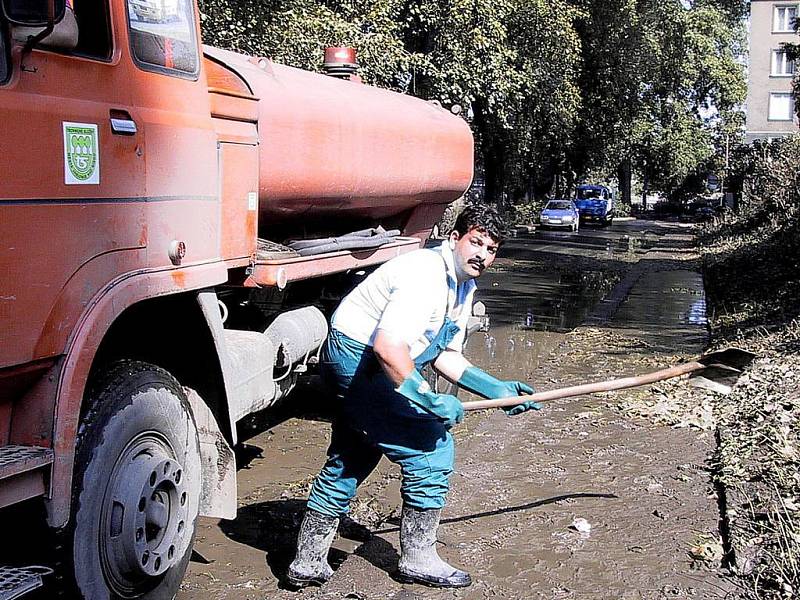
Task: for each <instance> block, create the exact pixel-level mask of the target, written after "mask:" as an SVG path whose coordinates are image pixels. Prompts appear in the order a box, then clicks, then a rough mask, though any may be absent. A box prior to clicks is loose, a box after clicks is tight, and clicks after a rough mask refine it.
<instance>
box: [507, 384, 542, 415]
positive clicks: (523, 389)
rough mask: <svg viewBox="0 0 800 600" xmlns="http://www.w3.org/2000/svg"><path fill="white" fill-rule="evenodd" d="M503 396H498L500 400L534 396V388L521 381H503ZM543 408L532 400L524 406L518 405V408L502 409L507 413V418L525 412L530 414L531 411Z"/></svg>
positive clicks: (508, 407) (523, 404)
mask: <svg viewBox="0 0 800 600" xmlns="http://www.w3.org/2000/svg"><path fill="white" fill-rule="evenodd" d="M502 384H503V388H504V391H503V395H502V396H498V397H500V398H510V397H511V396H522V395H524V394H532V393H533V388H532V387H531V386H529V385H528V384H527V383H522V382H521V381H503V382H502ZM541 408H542V405H541V404H539V403H538V402H534V401H532V400H528V401H527V402H523V403H522V404H517V405H516V406H503V407H502V409H503V411H504V412H505V413H506V415H507V416H509V417H513V416H516V415H521V414H522V413H524V412H528V411H529V410H539V409H541Z"/></svg>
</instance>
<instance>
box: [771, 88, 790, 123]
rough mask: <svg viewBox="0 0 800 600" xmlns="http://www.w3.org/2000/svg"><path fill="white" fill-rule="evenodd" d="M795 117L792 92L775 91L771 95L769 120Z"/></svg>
mask: <svg viewBox="0 0 800 600" xmlns="http://www.w3.org/2000/svg"><path fill="white" fill-rule="evenodd" d="M793 118H794V100H793V98H792V94H790V93H783V92H773V93H771V94H770V95H769V120H770V121H791V120H792V119H793Z"/></svg>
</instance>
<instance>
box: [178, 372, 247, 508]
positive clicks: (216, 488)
mask: <svg viewBox="0 0 800 600" xmlns="http://www.w3.org/2000/svg"><path fill="white" fill-rule="evenodd" d="M183 389H184V391H185V392H186V396H187V398H188V399H189V404H190V405H191V407H192V412H193V413H194V419H195V422H196V424H197V435H198V437H199V439H200V465H201V474H202V489H201V492H200V515H201V516H203V517H215V518H219V519H234V518H235V517H236V491H237V488H236V456H235V455H234V453H233V449H232V448H231V447H230V445H229V444H228V442H227V441H226V440H225V436H224V435H222V432H221V431H220V429H219V424H218V423H217V420H216V418H214V414H213V413H212V412H211V409H210V408H209V407H208V405H207V404H206V403H205V401H204V400H203V399H202V398H201V397H200V395H199V394H198V393H197V392H196V391H194V390H193V389H191V388H187V387H184V388H183Z"/></svg>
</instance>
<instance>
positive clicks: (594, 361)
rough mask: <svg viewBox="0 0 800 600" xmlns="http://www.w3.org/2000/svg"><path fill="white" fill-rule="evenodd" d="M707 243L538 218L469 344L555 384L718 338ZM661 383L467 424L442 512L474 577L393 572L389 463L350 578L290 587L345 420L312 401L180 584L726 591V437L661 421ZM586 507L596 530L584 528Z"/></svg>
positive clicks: (579, 592)
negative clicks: (714, 462) (444, 579)
mask: <svg viewBox="0 0 800 600" xmlns="http://www.w3.org/2000/svg"><path fill="white" fill-rule="evenodd" d="M691 243H692V242H691V231H689V230H687V229H686V227H685V226H680V225H675V224H657V223H651V222H637V221H633V222H619V223H614V225H613V226H611V227H608V228H602V229H590V228H588V227H587V228H584V229H582V230H581V231H580V232H579V233H577V234H572V233H567V232H535V233H533V234H524V235H520V236H519V237H517V238H515V239H512V240H510V241H509V242H508V243H507V244H506V245H505V246H504V247H503V249H502V251H501V256H500V258H499V259H498V261H497V262H496V268H494V269H493V272H492V273H490V274H487V275H485V276H484V277H483V278H482V279H481V292H480V299H481V300H482V301H484V302H485V303H486V305H487V307H488V309H489V314H491V315H492V319H493V327H492V329H491V331H490V332H488V333H485V334H484V333H480V334H476V335H475V336H473V338H472V339H471V340H470V343H469V345H468V348H467V353H468V355H469V356H470V358H471V359H472V360H473V361H474V362H475V363H476V364H478V365H480V366H483V367H485V368H487V369H488V370H489V371H491V372H493V373H495V374H497V375H499V376H501V377H503V378H515V379H522V380H528V381H532V382H534V383H535V385H536V386H537V388H539V389H546V388H553V387H561V386H563V385H568V384H573V383H577V382H580V381H587V380H595V379H598V378H605V377H607V376H614V375H617V374H620V373H621V372H626V373H627V372H630V371H631V370H632V369H634V370H635V369H643V368H646V367H653V366H656V365H661V364H665V363H666V364H670V362H671V361H674V360H677V359H678V358H682V357H686V356H690V355H693V354H696V353H699V352H700V351H701V350H702V349H703V345H704V343H705V338H706V330H705V322H704V320H703V304H702V302H703V292H702V282H701V280H700V278H699V275H698V274H697V272H696V271H695V270H694V269H695V266H696V265H695V264H694V263H693V262H692V261H693V255H692V254H691ZM648 370H649V369H648ZM660 393H661V392H660V391H659V390H658V389H655V390H646V391H645V392H641V393H639V394H638V395H637V394H636V393H634V392H629V393H628V394H618V395H606V396H602V397H595V398H580V399H577V400H567V401H560V402H555V403H553V404H550V405H548V406H547V407H545V408H544V409H543V410H542V411H539V412H535V413H527V414H525V415H522V416H519V417H514V418H509V417H506V416H505V415H504V414H503V413H501V412H499V411H485V412H480V413H472V414H470V415H469V416H468V418H467V419H466V420H465V422H464V423H463V424H461V425H460V426H459V427H457V428H456V430H455V432H454V433H455V436H456V444H457V451H458V458H457V467H456V473H455V474H454V476H453V479H452V490H451V495H450V500H449V504H448V507H447V509H446V511H445V519H444V522H443V525H442V527H441V529H440V541H441V548H440V552H441V553H442V554H443V555H444V556H445V557H446V558H447V559H448V560H450V561H451V562H453V563H454V564H457V565H459V566H462V567H464V568H466V569H467V570H469V571H470V572H471V573H472V575H473V579H474V580H475V583H474V584H473V586H472V587H470V588H467V589H463V590H456V591H453V590H450V591H443V590H432V589H428V588H422V587H419V586H408V585H401V584H399V583H396V582H395V581H393V580H392V579H391V573H392V571H393V570H394V569H395V568H396V565H397V559H398V554H397V553H398V550H399V543H398V539H397V516H398V514H399V510H400V497H399V478H398V473H397V470H396V469H395V468H394V467H393V466H392V465H390V464H388V463H387V462H385V461H384V462H382V463H381V464H380V465H379V468H378V469H377V470H376V472H375V473H374V474H373V475H372V476H371V477H370V478H369V479H368V481H367V482H366V483H365V484H364V485H363V486H362V489H361V490H360V492H359V496H358V498H357V500H356V502H355V503H354V506H353V512H352V514H351V517H352V518H351V519H347V520H345V522H344V523H343V524H342V526H341V527H340V531H339V536H338V537H337V539H336V540H335V542H334V545H333V549H332V551H331V555H330V559H331V561H332V563H333V564H334V566H335V567H336V573H335V575H334V577H333V579H332V580H331V581H330V582H329V583H328V584H326V585H325V586H323V587H322V588H319V589H313V590H306V591H303V592H300V593H295V592H291V591H288V590H285V589H282V586H281V584H280V576H281V574H282V573H283V572H284V570H285V569H286V566H287V565H288V563H289V561H290V560H291V558H292V552H293V545H294V538H295V535H296V531H297V527H298V525H299V521H300V518H301V516H302V510H303V503H304V499H305V497H306V494H307V491H308V488H309V485H310V482H311V479H312V477H313V476H314V475H315V474H316V472H317V471H318V469H319V467H320V466H321V464H322V463H323V461H324V456H325V448H326V445H327V441H328V435H329V426H328V424H327V422H326V421H325V420H324V417H323V418H320V417H319V416H316V417H315V416H312V415H296V416H295V417H294V418H290V419H288V420H286V421H284V422H282V423H280V424H279V425H276V426H274V427H273V428H271V429H270V430H269V431H268V432H267V433H263V434H260V435H257V436H255V437H253V438H252V439H250V440H249V441H248V442H247V445H246V446H244V447H243V448H242V450H241V451H240V453H239V454H240V460H241V466H242V470H241V471H240V473H239V485H240V488H239V506H240V508H239V516H238V517H237V519H236V520H234V521H223V522H217V521H214V520H210V519H203V520H202V523H201V526H200V529H199V532H198V537H197V544H196V549H197V552H196V554H195V557H194V560H193V562H192V564H191V565H190V568H189V572H188V575H187V577H186V580H185V582H184V584H183V587H182V591H181V593H180V594H179V595H178V600H211V599H213V600H228V599H230V600H233V599H237V600H238V599H249V598H253V599H255V598H264V597H269V598H278V599H281V598H297V597H303V598H362V599H368V598H369V599H372V598H374V599H376V600H378V599H380V600H385V599H387V598H397V599H400V598H404V599H415V598H431V599H439V598H469V599H472V598H475V599H478V598H541V599H549V600H553V599H573V598H575V599H598V600H600V599H603V600H606V599H609V598H615V599H616V598H624V599H628V598H630V599H634V598H635V599H656V598H659V599H660V598H703V599H708V598H717V597H720V598H722V597H725V594H726V593H728V592H730V590H731V588H730V585H729V584H728V583H727V581H726V580H724V579H722V578H720V576H719V575H718V573H717V567H718V564H716V563H715V560H716V557H715V555H714V552H715V551H716V548H717V546H718V545H719V544H718V540H719V534H718V531H717V527H718V525H717V521H718V518H719V510H718V506H717V502H716V498H715V490H714V488H713V486H712V483H711V481H710V476H709V471H708V457H709V455H710V453H711V452H712V450H713V444H714V440H713V435H712V433H711V432H709V431H707V430H703V429H702V428H701V427H699V428H693V427H691V426H686V427H682V428H678V429H676V428H670V427H666V426H664V425H659V424H658V422H659V421H663V420H664V419H663V418H662V417H663V416H664V414H663V413H664V411H667V412H668V409H659V410H661V412H658V411H656V412H655V413H653V414H651V413H649V412H647V411H646V410H644V408H642V407H652V406H659V402H660V400H659V399H660V398H661V396H660V395H659V394H660ZM654 399H655V400H654ZM637 402H640V403H639V404H637ZM662 404H663V403H662ZM631 406H633V407H639V408H637V410H635V411H632V410H631V409H630V407H631ZM640 409H641V410H640ZM648 410H649V408H648ZM690 412H692V411H690ZM322 414H323V415H324V409H323V410H322ZM692 414H693V413H692ZM578 518H581V519H585V520H586V521H587V522H588V523H589V525H590V527H591V530H590V531H588V532H580V531H577V530H575V528H574V527H573V526H572V525H573V523H574V520H575V519H578ZM697 548H701V549H704V550H705V549H707V550H708V553H709V554H710V556H709V557H707V558H709V560H708V561H706V560H704V559H705V558H706V557H704V556H703V555H702V553H700V554H698V552H697V550H696V549H697Z"/></svg>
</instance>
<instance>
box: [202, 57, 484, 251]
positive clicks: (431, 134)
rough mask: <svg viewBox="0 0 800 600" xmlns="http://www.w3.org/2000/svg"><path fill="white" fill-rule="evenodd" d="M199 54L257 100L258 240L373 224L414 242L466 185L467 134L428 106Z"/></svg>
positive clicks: (244, 60) (250, 60) (253, 61)
mask: <svg viewBox="0 0 800 600" xmlns="http://www.w3.org/2000/svg"><path fill="white" fill-rule="evenodd" d="M204 52H205V54H206V57H207V61H208V59H211V60H212V61H213V62H214V63H216V64H217V65H220V66H223V67H224V68H225V69H227V70H229V71H230V72H231V73H233V74H235V75H236V76H237V77H238V78H239V79H240V80H241V82H242V83H243V84H244V85H245V86H246V89H247V90H248V91H249V93H250V94H253V95H254V96H256V97H257V98H258V99H259V101H258V105H259V106H258V129H259V139H260V150H259V153H260V184H259V235H260V236H262V237H267V238H269V239H272V240H276V241H280V240H285V239H287V238H289V237H300V236H302V237H308V236H310V235H311V236H313V235H316V234H330V233H344V232H346V231H353V230H355V229H360V228H363V227H365V226H375V225H378V224H380V225H383V226H384V227H386V228H387V229H389V228H399V229H403V230H404V233H406V234H413V233H414V232H415V231H413V230H414V229H415V228H416V229H417V230H419V229H420V225H419V224H420V223H423V224H424V225H423V227H422V228H424V226H427V227H430V226H432V225H433V223H435V222H436V221H437V220H438V218H439V217H440V216H441V214H442V212H443V211H444V209H445V208H446V206H447V204H449V203H450V202H452V201H453V200H455V199H457V198H458V197H459V196H461V195H462V194H463V193H464V192H465V191H466V190H467V188H468V187H469V185H470V183H471V181H472V175H473V138H472V134H471V132H470V129H469V127H468V125H467V124H466V123H465V122H464V121H463V120H462V119H461V118H459V117H456V116H454V115H452V114H451V113H450V112H449V111H447V110H445V109H443V108H441V107H440V106H438V105H436V104H433V103H430V102H426V101H423V100H420V99H418V98H414V97H411V96H407V95H403V94H399V93H396V92H391V91H388V90H382V89H379V88H375V87H371V86H368V85H363V84H361V83H358V82H355V81H348V80H342V79H337V78H334V77H330V76H326V75H320V74H315V73H310V72H307V71H302V70H300V69H295V68H291V67H286V66H283V65H279V64H276V63H273V62H272V61H270V60H267V59H264V58H254V57H248V56H245V55H242V54H237V53H234V52H229V51H225V50H219V49H216V48H210V47H205V48H204ZM207 64H208V62H207ZM415 213H416V214H415ZM409 221H413V224H412V223H410V222H409Z"/></svg>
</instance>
